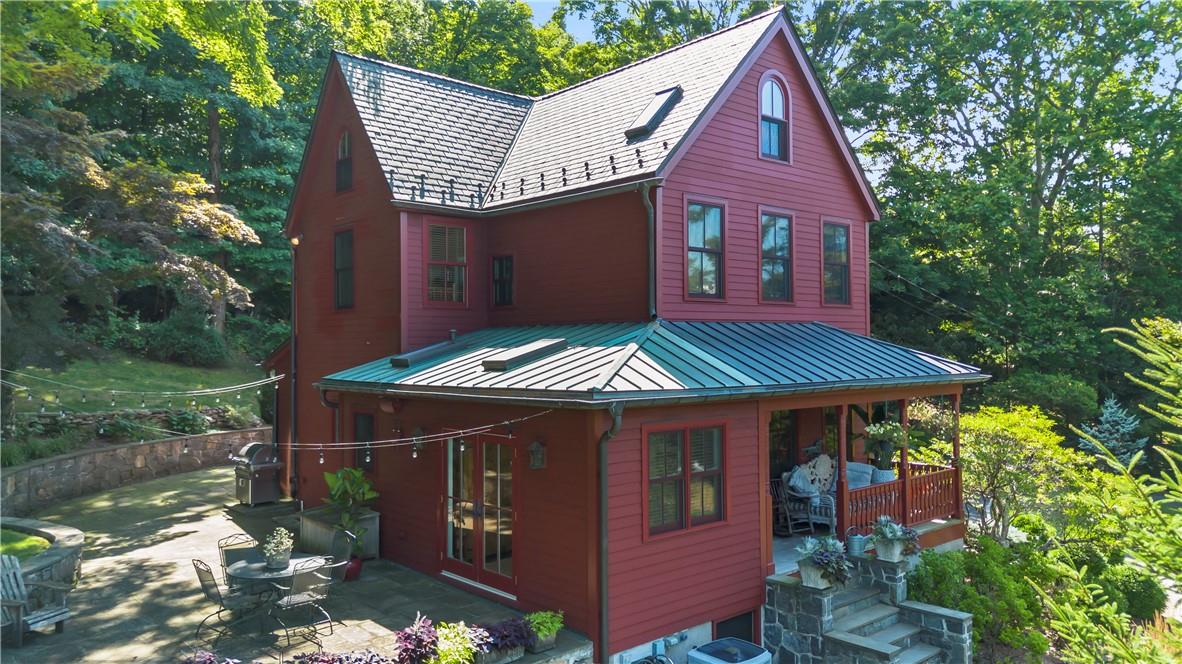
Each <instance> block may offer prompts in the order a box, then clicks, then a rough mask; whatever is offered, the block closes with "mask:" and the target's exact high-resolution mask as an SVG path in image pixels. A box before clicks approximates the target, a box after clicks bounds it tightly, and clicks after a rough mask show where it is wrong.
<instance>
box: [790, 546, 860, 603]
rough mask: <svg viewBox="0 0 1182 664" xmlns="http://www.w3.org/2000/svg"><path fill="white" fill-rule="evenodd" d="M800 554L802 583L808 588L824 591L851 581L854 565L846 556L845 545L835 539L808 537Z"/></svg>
mask: <svg viewBox="0 0 1182 664" xmlns="http://www.w3.org/2000/svg"><path fill="white" fill-rule="evenodd" d="M796 550H797V551H798V552H800V554H801V558H800V561H799V565H800V581H801V583H803V584H804V586H805V587H806V588H815V589H817V590H824V589H825V588H828V587H830V586H832V585H833V584H835V583H837V584H845V583H846V582H847V581H849V580H850V575H851V574H850V570H851V569H852V568H853V564H852V563H850V560H849V558H847V557H846V555H845V545H844V544H842V543H841V542H839V541H838V540H837V538H835V537H821V538H815V537H806V538H804V543H803V544H802V545H801V546H798V547H796Z"/></svg>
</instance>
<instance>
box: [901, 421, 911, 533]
mask: <svg viewBox="0 0 1182 664" xmlns="http://www.w3.org/2000/svg"><path fill="white" fill-rule="evenodd" d="M899 425H900V426H902V427H903V431H904V433H906V432H907V431H908V430H909V429H910V428H911V421H910V420H909V419H908V417H907V399H899ZM907 447H908V445H906V444H904V445H903V449H902V450H900V451H899V479H900V480H902V482H903V494H902V503H903V524H904V525H908V526H909V525H911V462H910V461H908V459H907Z"/></svg>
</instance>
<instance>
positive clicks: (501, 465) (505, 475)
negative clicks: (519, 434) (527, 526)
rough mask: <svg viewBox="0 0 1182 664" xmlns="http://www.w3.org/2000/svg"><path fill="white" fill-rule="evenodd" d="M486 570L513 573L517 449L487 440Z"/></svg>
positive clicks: (485, 471) (505, 575)
mask: <svg viewBox="0 0 1182 664" xmlns="http://www.w3.org/2000/svg"><path fill="white" fill-rule="evenodd" d="M483 448H484V449H483V455H484V519H483V520H482V522H481V525H482V526H483V528H484V539H483V543H484V551H483V554H484V571H485V572H488V573H491V574H497V575H500V576H503V577H509V578H510V579H511V578H512V577H513V449H512V448H511V447H509V446H508V445H498V444H496V443H484V445H483Z"/></svg>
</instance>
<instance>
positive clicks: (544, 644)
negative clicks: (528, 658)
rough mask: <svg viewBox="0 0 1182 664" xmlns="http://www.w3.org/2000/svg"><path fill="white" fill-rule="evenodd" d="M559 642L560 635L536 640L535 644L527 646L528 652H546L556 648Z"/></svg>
mask: <svg viewBox="0 0 1182 664" xmlns="http://www.w3.org/2000/svg"><path fill="white" fill-rule="evenodd" d="M556 641H558V634H557V633H555V634H551V635H550V636H548V637H546V638H544V639H534V642H533V643H531V644H530V645H528V646H526V648H525V649H526V650H528V651H530V652H546V651H547V650H550V649H551V648H553V647H554V643H555V642H556Z"/></svg>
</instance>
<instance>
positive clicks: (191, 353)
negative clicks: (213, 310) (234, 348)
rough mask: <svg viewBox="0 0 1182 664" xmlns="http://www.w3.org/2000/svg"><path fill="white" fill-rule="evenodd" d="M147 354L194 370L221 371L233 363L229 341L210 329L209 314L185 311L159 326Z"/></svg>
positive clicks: (152, 332) (146, 351) (156, 327)
mask: <svg viewBox="0 0 1182 664" xmlns="http://www.w3.org/2000/svg"><path fill="white" fill-rule="evenodd" d="M145 354H146V355H147V356H148V357H149V358H151V359H154V360H160V361H162V362H176V363H178V364H184V365H188V366H193V367H220V366H223V365H225V364H226V362H227V361H228V360H229V359H230V351H229V348H228V347H227V346H226V341H225V340H224V339H223V338H222V337H221V336H220V335H219V334H218V333H217V331H216V330H214V329H213V328H212V327H210V326H209V325H208V323H207V321H206V317H205V314H203V313H201V312H200V311H197V310H194V309H181V310H178V311H177V312H176V313H174V314H173V315H171V316H169V317H168V318H166V319H165V320H164V321H163V322H160V323H157V324H156V325H155V326H154V327H153V329H152V331H151V334H150V335H149V339H148V342H147V348H145Z"/></svg>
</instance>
